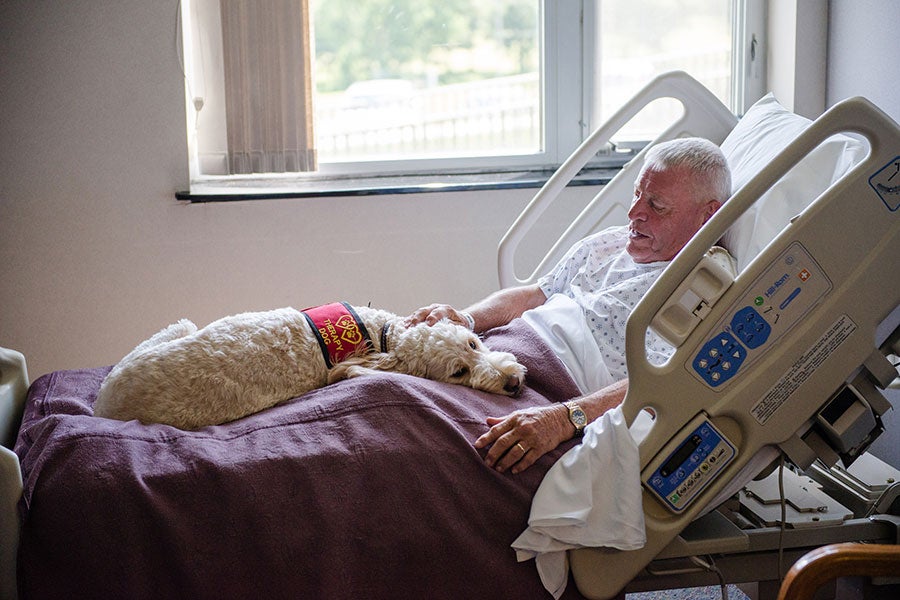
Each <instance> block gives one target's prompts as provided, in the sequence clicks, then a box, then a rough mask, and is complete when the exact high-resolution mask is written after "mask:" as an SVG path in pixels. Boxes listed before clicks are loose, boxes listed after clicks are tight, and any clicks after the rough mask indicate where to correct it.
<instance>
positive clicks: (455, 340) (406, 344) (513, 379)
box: [328, 321, 525, 396]
mask: <svg viewBox="0 0 900 600" xmlns="http://www.w3.org/2000/svg"><path fill="white" fill-rule="evenodd" d="M387 339H388V351H387V352H376V353H372V354H366V355H363V356H357V357H353V358H349V359H347V360H345V361H343V362H341V363H339V364H337V365H335V366H334V368H332V369H331V371H330V372H329V374H328V382H329V383H333V382H335V381H339V380H341V379H346V378H349V377H357V376H359V375H364V374H365V373H366V372H367V371H368V370H376V371H395V372H398V373H407V374H409V375H415V376H417V377H425V378H427V379H432V380H434V381H443V382H446V383H458V384H460V385H465V386H468V387H471V388H474V389H476V390H483V391H485V392H491V393H494V394H505V395H507V396H516V395H518V393H519V392H520V391H521V388H522V384H523V383H524V381H525V367H523V366H522V365H520V364H519V363H518V361H517V360H516V357H515V356H513V355H512V354H510V353H509V352H493V351H491V350H490V349H488V348H487V346H485V345H484V343H482V341H481V340H480V339H479V338H478V336H477V335H475V334H474V333H472V332H471V331H469V330H468V329H466V328H465V327H463V326H461V325H458V324H456V323H452V322H450V321H440V322H438V323H435V324H434V325H431V326H429V325H426V324H424V323H421V324H419V325H415V326H413V327H409V328H404V327H403V326H402V325H400V323H399V321H398V322H394V324H393V325H392V326H391V329H390V334H389V335H388V336H387Z"/></svg>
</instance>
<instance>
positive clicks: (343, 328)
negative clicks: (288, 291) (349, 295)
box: [300, 302, 372, 369]
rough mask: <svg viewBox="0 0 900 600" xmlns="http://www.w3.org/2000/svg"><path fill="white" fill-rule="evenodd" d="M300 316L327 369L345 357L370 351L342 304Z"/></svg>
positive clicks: (355, 319) (353, 314)
mask: <svg viewBox="0 0 900 600" xmlns="http://www.w3.org/2000/svg"><path fill="white" fill-rule="evenodd" d="M300 312H302V313H303V316H305V317H306V320H307V321H309V326H310V327H312V330H313V332H315V334H316V338H317V340H318V342H319V347H320V348H321V349H322V356H323V357H324V358H325V364H326V365H327V366H328V368H329V369H330V368H331V367H332V366H334V364H335V363H339V362H341V361H342V360H344V359H346V358H347V357H349V356H353V355H354V354H363V353H365V352H368V351H369V350H371V349H372V341H371V340H370V339H369V332H368V331H367V330H366V326H365V325H363V322H362V321H361V320H360V318H359V316H358V315H357V314H356V311H354V310H353V308H351V306H350V305H349V304H347V303H346V302H335V303H333V304H325V305H323V306H316V307H313V308H307V309H306V310H302V311H300Z"/></svg>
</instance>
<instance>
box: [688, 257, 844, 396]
mask: <svg viewBox="0 0 900 600" xmlns="http://www.w3.org/2000/svg"><path fill="white" fill-rule="evenodd" d="M831 288H832V285H831V281H830V280H829V279H828V277H827V276H826V275H825V272H824V271H823V270H822V269H821V267H819V265H818V263H816V261H815V260H814V259H813V257H812V256H811V255H810V254H809V252H807V250H806V248H804V247H803V245H802V244H800V243H799V242H794V243H793V244H791V245H790V246H788V248H787V250H785V251H784V252H783V253H782V254H781V255H780V256H779V257H778V258H777V259H776V260H775V261H773V262H772V264H771V265H769V267H768V268H767V269H766V270H765V271H764V272H763V273H762V275H760V276H759V277H758V278H757V279H756V281H755V282H754V283H753V284H752V285H751V286H750V288H749V289H748V290H747V292H746V293H745V294H744V296H743V297H742V298H741V300H740V301H739V302H737V303H736V304H735V305H734V306H735V309H734V310H733V311H732V312H730V313H728V314H727V315H726V316H725V318H723V319H722V321H721V322H720V323H719V326H718V327H716V329H714V331H716V332H717V333H716V334H715V335H713V336H712V337H710V338H709V339H708V340H707V341H706V342H705V343H704V344H703V346H701V347H700V349H699V350H698V351H697V353H696V354H695V355H694V357H693V359H692V360H691V361H690V362H689V363H688V364H687V368H688V370H689V371H691V372H692V373H693V374H694V376H695V377H697V378H698V379H700V380H701V381H703V382H704V383H706V384H707V385H708V386H710V387H712V388H716V387H718V386H720V385H722V384H724V383H726V382H727V381H729V380H730V379H733V378H734V377H736V376H738V375H739V374H740V373H741V369H746V368H747V366H748V365H749V364H751V363H752V362H753V361H754V360H755V359H756V358H757V357H759V356H761V355H762V354H763V353H765V351H766V349H767V348H769V347H771V345H772V344H773V343H774V342H775V341H776V340H778V339H779V338H780V337H781V336H782V335H784V334H785V333H786V332H787V331H789V330H790V329H791V327H793V326H794V325H795V324H796V323H798V322H799V321H800V320H801V319H802V318H803V317H804V316H805V315H806V314H807V313H808V312H809V311H810V310H812V308H813V307H814V306H815V305H816V304H817V303H818V302H819V301H820V300H821V299H822V297H823V296H825V294H827V293H828V292H829V291H830V290H831Z"/></svg>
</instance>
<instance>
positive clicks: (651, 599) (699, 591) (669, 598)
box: [625, 585, 750, 600]
mask: <svg viewBox="0 0 900 600" xmlns="http://www.w3.org/2000/svg"><path fill="white" fill-rule="evenodd" d="M721 598H722V589H721V588H720V587H719V586H717V585H710V586H706V587H693V588H684V589H681V590H660V591H658V592H635V593H633V594H625V600H664V599H665V600H721ZM728 600H750V597H749V596H747V595H746V594H745V593H744V592H742V591H741V590H740V589H739V588H738V587H737V586H736V585H729V586H728Z"/></svg>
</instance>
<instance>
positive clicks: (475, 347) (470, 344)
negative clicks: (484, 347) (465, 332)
mask: <svg viewBox="0 0 900 600" xmlns="http://www.w3.org/2000/svg"><path fill="white" fill-rule="evenodd" d="M469 348H471V349H472V350H478V344H476V343H475V340H469Z"/></svg>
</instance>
